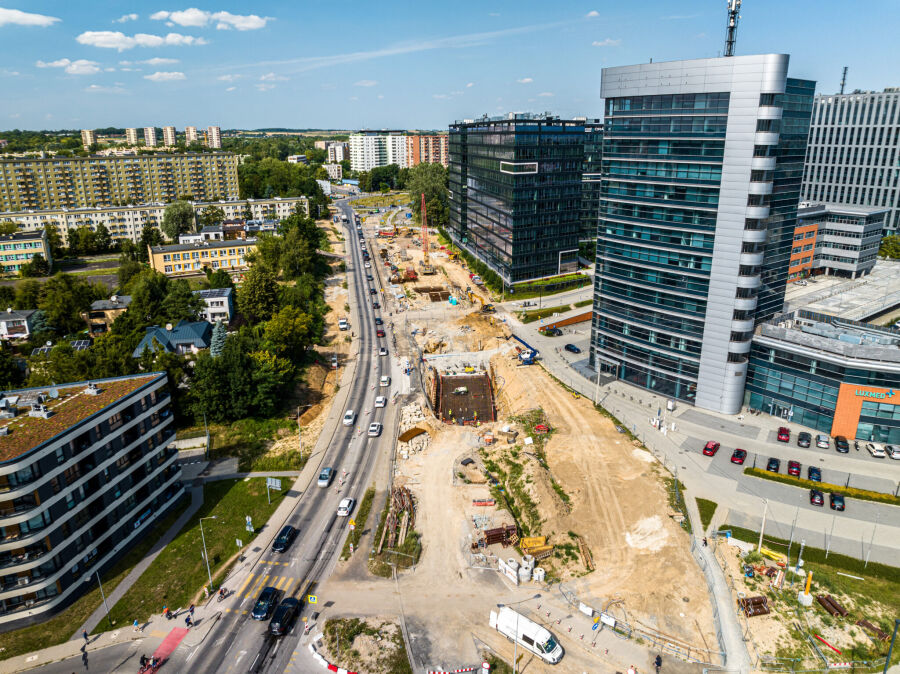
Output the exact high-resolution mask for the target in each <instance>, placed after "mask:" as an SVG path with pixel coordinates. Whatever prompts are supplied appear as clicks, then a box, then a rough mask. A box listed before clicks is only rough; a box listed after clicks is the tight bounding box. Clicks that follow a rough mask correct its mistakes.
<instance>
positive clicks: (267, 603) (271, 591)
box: [250, 586, 281, 620]
mask: <svg viewBox="0 0 900 674" xmlns="http://www.w3.org/2000/svg"><path fill="white" fill-rule="evenodd" d="M279 594H281V593H280V592H278V590H276V589H275V588H274V587H271V586H269V587H266V588H264V589H263V591H262V592H261V593H260V595H259V599H257V600H256V604H255V605H254V606H253V610H252V611H251V612H250V617H251V618H253V619H254V620H265V619H266V618H268V617H269V614H271V613H272V609H274V608H275V605H276V604H277V603H278V596H279Z"/></svg>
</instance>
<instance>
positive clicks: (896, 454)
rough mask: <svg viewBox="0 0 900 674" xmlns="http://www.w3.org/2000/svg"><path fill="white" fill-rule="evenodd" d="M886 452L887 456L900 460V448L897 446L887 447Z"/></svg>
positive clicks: (885, 447)
mask: <svg viewBox="0 0 900 674" xmlns="http://www.w3.org/2000/svg"><path fill="white" fill-rule="evenodd" d="M884 451H885V452H887V455H888V456H889V457H891V458H892V459H900V447H898V446H897V445H885V446H884Z"/></svg>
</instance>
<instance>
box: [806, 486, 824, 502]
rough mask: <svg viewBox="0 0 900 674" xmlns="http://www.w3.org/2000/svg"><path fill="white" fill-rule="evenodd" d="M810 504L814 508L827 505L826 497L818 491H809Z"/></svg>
mask: <svg viewBox="0 0 900 674" xmlns="http://www.w3.org/2000/svg"><path fill="white" fill-rule="evenodd" d="M809 504H810V505H814V506H822V505H825V496H824V494H822V492H820V491H819V490H818V489H810V490H809Z"/></svg>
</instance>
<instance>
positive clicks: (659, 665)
mask: <svg viewBox="0 0 900 674" xmlns="http://www.w3.org/2000/svg"><path fill="white" fill-rule="evenodd" d="M704 540H706V539H704ZM653 664H654V665H655V666H656V674H659V670H660V669H662V656H661V655H657V656H656V660H654V661H653Z"/></svg>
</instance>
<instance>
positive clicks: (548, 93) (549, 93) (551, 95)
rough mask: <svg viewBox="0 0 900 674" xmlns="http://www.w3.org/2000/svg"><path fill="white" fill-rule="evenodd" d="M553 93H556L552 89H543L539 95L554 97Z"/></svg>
mask: <svg viewBox="0 0 900 674" xmlns="http://www.w3.org/2000/svg"><path fill="white" fill-rule="evenodd" d="M553 95H554V94H553V92H552V91H542V92H541V93H539V94H538V96H543V97H544V98H552V97H553Z"/></svg>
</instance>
